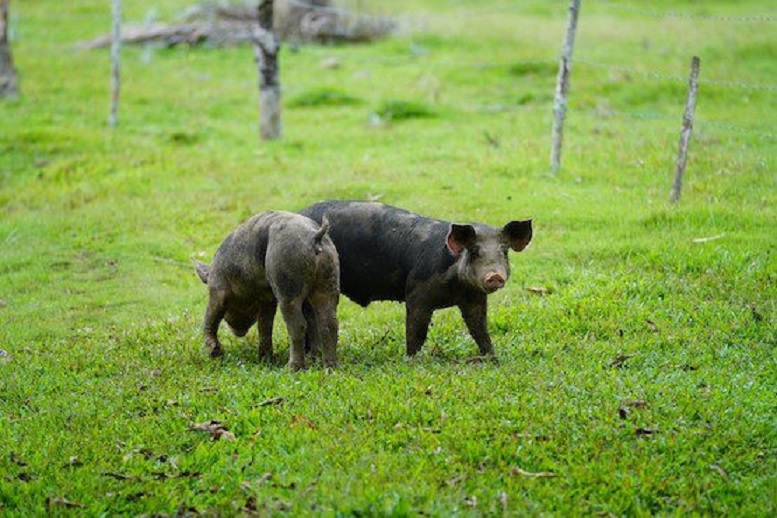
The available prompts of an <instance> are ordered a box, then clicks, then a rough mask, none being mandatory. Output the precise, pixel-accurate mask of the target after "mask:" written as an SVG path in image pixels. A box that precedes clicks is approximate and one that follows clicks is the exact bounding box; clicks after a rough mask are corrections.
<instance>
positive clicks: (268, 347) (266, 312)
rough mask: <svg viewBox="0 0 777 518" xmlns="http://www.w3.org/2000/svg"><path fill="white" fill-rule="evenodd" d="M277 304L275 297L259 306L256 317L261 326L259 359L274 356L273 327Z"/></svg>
mask: <svg viewBox="0 0 777 518" xmlns="http://www.w3.org/2000/svg"><path fill="white" fill-rule="evenodd" d="M277 306H278V302H277V301H276V300H275V299H273V300H272V301H270V302H266V303H262V304H261V305H260V306H259V313H258V315H257V317H256V320H257V322H258V326H257V327H258V328H259V360H269V359H270V358H272V328H273V320H274V319H275V309H276V307H277Z"/></svg>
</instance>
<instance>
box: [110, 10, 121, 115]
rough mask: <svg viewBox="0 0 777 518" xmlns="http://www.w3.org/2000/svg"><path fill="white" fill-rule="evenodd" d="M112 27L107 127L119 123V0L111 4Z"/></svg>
mask: <svg viewBox="0 0 777 518" xmlns="http://www.w3.org/2000/svg"><path fill="white" fill-rule="evenodd" d="M112 6H113V8H112V16H113V27H112V31H111V108H110V112H109V113H108V126H110V127H111V128H115V127H116V124H117V123H118V122H119V92H120V91H121V0H113V2H112Z"/></svg>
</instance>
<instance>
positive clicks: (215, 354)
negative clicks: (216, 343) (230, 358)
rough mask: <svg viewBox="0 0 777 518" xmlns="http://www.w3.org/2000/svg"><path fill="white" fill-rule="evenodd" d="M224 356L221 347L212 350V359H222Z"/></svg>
mask: <svg viewBox="0 0 777 518" xmlns="http://www.w3.org/2000/svg"><path fill="white" fill-rule="evenodd" d="M222 356H224V349H222V348H221V347H214V348H213V349H211V350H210V357H211V358H221V357H222Z"/></svg>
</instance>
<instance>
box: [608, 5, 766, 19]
mask: <svg viewBox="0 0 777 518" xmlns="http://www.w3.org/2000/svg"><path fill="white" fill-rule="evenodd" d="M597 3H599V4H600V5H603V6H606V7H609V8H612V9H617V10H620V11H627V12H630V13H634V14H639V15H642V16H649V17H651V18H679V19H684V20H705V21H711V22H734V23H759V22H763V23H772V22H776V21H777V16H775V15H771V14H751V15H741V16H730V15H719V14H693V13H682V12H678V11H652V10H649V9H642V8H640V7H633V6H630V5H624V4H621V3H618V2H610V1H608V0H600V1H599V2H597Z"/></svg>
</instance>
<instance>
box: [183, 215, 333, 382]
mask: <svg viewBox="0 0 777 518" xmlns="http://www.w3.org/2000/svg"><path fill="white" fill-rule="evenodd" d="M328 227H329V225H328V223H327V222H326V221H324V222H322V223H321V226H320V227H319V225H318V223H316V222H314V221H312V220H311V219H309V218H306V217H304V216H300V215H299V214H292V213H290V212H282V211H269V212H265V213H262V214H257V215H256V216H253V217H252V218H250V219H249V220H248V221H246V222H245V223H243V224H242V225H240V226H239V227H238V228H237V229H235V231H234V232H232V233H231V234H230V235H229V236H227V238H226V239H225V240H224V242H223V243H222V244H221V247H220V248H219V250H218V252H216V256H215V257H214V258H213V265H212V266H208V265H206V264H203V263H201V262H199V261H194V266H195V269H196V271H197V275H199V277H200V279H201V280H202V282H204V283H205V284H206V285H207V286H208V290H209V292H210V298H209V301H208V308H207V311H206V312H205V326H204V332H205V346H206V347H207V348H209V349H210V354H211V356H214V357H215V356H221V355H223V354H224V352H223V350H222V348H221V344H220V343H219V340H218V328H219V323H220V322H221V320H222V319H224V320H226V321H227V324H229V327H230V328H231V329H232V331H233V332H234V333H235V334H236V335H237V336H245V334H246V333H247V332H248V330H249V329H250V328H251V326H252V325H253V324H254V322H258V324H259V325H258V327H259V357H260V358H263V357H270V356H272V328H273V319H274V317H275V310H276V308H277V306H278V305H280V307H281V314H282V315H283V319H284V321H285V322H286V329H287V330H288V332H289V367H291V368H292V370H298V369H302V368H304V367H305V342H306V335H307V342H308V343H311V344H313V346H314V347H317V345H318V340H319V338H320V341H321V344H322V346H323V351H324V362H325V363H326V364H327V365H329V366H334V364H335V363H336V346H337V304H338V298H339V295H340V292H339V284H340V277H339V267H338V260H337V251H336V249H335V246H334V244H333V243H332V240H331V239H330V238H329V236H328V235H327V231H328ZM303 305H304V306H305V311H304V313H303Z"/></svg>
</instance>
